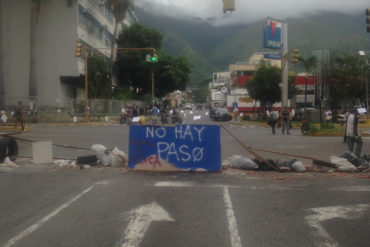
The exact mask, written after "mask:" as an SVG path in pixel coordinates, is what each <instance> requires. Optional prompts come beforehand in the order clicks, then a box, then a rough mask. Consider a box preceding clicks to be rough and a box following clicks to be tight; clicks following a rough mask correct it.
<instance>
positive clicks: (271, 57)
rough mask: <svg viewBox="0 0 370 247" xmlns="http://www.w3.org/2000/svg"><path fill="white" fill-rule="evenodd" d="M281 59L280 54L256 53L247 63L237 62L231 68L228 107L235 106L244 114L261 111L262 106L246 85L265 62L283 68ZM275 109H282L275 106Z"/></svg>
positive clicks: (277, 105)
mask: <svg viewBox="0 0 370 247" xmlns="http://www.w3.org/2000/svg"><path fill="white" fill-rule="evenodd" d="M280 59H281V57H280V54H279V53H271V52H255V53H253V54H252V56H251V57H250V58H249V60H248V61H247V62H237V63H235V64H231V65H230V66H229V72H230V92H229V94H228V95H227V106H228V108H229V109H232V108H233V107H234V106H237V107H238V108H239V111H242V112H255V111H256V110H258V109H259V107H260V104H259V102H258V101H255V100H254V99H252V98H251V97H250V96H249V93H248V90H247V89H246V84H247V83H248V80H252V79H253V76H254V74H255V72H256V70H257V69H258V66H259V64H260V63H261V61H262V60H263V61H264V62H266V63H267V64H270V65H272V66H276V67H278V68H280V67H281V60H280ZM274 106H275V107H280V106H279V104H275V105H274Z"/></svg>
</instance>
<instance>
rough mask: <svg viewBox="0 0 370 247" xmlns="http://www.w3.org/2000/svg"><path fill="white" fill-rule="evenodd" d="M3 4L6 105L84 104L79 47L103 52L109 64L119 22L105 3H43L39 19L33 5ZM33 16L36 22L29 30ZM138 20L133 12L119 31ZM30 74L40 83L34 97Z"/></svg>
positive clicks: (94, 0) (91, 0) (64, 0)
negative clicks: (73, 101)
mask: <svg viewBox="0 0 370 247" xmlns="http://www.w3.org/2000/svg"><path fill="white" fill-rule="evenodd" d="M0 2H1V5H0V6H1V8H0V11H1V13H0V17H1V18H2V20H1V22H0V23H2V26H1V28H2V29H1V30H2V36H0V38H2V40H1V44H2V47H1V46H0V49H2V54H3V71H4V73H3V78H4V85H3V86H4V91H3V92H0V96H2V97H3V98H4V99H5V100H4V101H5V104H6V105H14V104H15V102H16V101H18V100H20V99H21V100H23V101H24V102H27V101H28V100H35V101H36V102H37V104H38V106H51V107H65V106H66V105H68V104H69V103H70V102H71V99H81V98H84V83H83V75H84V74H85V72H84V60H83V55H82V54H81V57H75V47H76V42H80V43H81V44H82V45H83V46H87V47H95V48H105V49H104V50H100V51H101V52H100V55H103V56H105V58H106V59H107V60H108V59H109V58H110V49H109V48H110V47H111V44H112V42H115V39H114V37H113V31H114V25H115V19H114V15H113V13H112V12H111V11H110V10H108V9H107V8H105V6H104V1H102V0H48V1H46V0H41V1H40V6H39V8H38V9H33V11H34V12H33V13H35V15H32V14H31V13H32V10H31V9H32V8H31V7H32V6H33V5H32V0H22V1H8V0H0ZM32 16H37V19H35V22H32V21H31V24H30V20H31V17H32ZM136 20H137V18H136V17H135V14H134V13H133V12H129V13H127V15H126V19H125V20H124V23H121V24H120V25H123V24H125V25H129V24H130V23H132V22H135V21H136ZM32 23H33V24H34V28H32ZM31 29H32V30H34V34H35V35H31ZM31 43H32V45H31ZM32 47H33V49H31V48H32ZM0 54H1V52H0ZM32 54H33V55H32ZM0 59H1V57H0ZM0 64H1V63H0ZM32 64H33V65H32ZM32 68H34V69H32ZM0 71H1V70H0ZM30 73H33V76H34V79H35V81H36V87H34V89H33V91H34V92H31V91H32V89H31V90H30V87H29V85H30Z"/></svg>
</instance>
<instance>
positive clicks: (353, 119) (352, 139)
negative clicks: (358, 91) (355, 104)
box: [346, 109, 362, 158]
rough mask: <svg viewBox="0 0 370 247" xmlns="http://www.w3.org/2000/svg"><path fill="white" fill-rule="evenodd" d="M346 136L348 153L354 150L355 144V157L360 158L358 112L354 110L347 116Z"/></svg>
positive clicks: (360, 145)
mask: <svg viewBox="0 0 370 247" xmlns="http://www.w3.org/2000/svg"><path fill="white" fill-rule="evenodd" d="M346 136H347V145H348V151H350V152H351V153H352V152H353V149H354V144H356V150H355V155H356V156H357V157H358V158H359V157H360V156H361V149H362V138H361V133H360V128H359V117H358V112H357V110H356V109H353V110H352V111H351V113H350V114H349V116H348V119H347V128H346Z"/></svg>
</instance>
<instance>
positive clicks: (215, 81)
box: [209, 72, 230, 89]
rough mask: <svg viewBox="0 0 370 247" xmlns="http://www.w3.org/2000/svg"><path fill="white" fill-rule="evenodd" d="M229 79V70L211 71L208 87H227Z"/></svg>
mask: <svg viewBox="0 0 370 247" xmlns="http://www.w3.org/2000/svg"><path fill="white" fill-rule="evenodd" d="M229 81H230V73H229V72H216V73H213V77H212V82H210V83H209V89H212V88H216V87H223V86H225V87H228V85H229Z"/></svg>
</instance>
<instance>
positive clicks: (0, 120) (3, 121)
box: [0, 111, 8, 124]
mask: <svg viewBox="0 0 370 247" xmlns="http://www.w3.org/2000/svg"><path fill="white" fill-rule="evenodd" d="M7 120H8V117H7V116H6V112H5V111H1V118H0V123H4V124H5V123H6V121H7Z"/></svg>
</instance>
